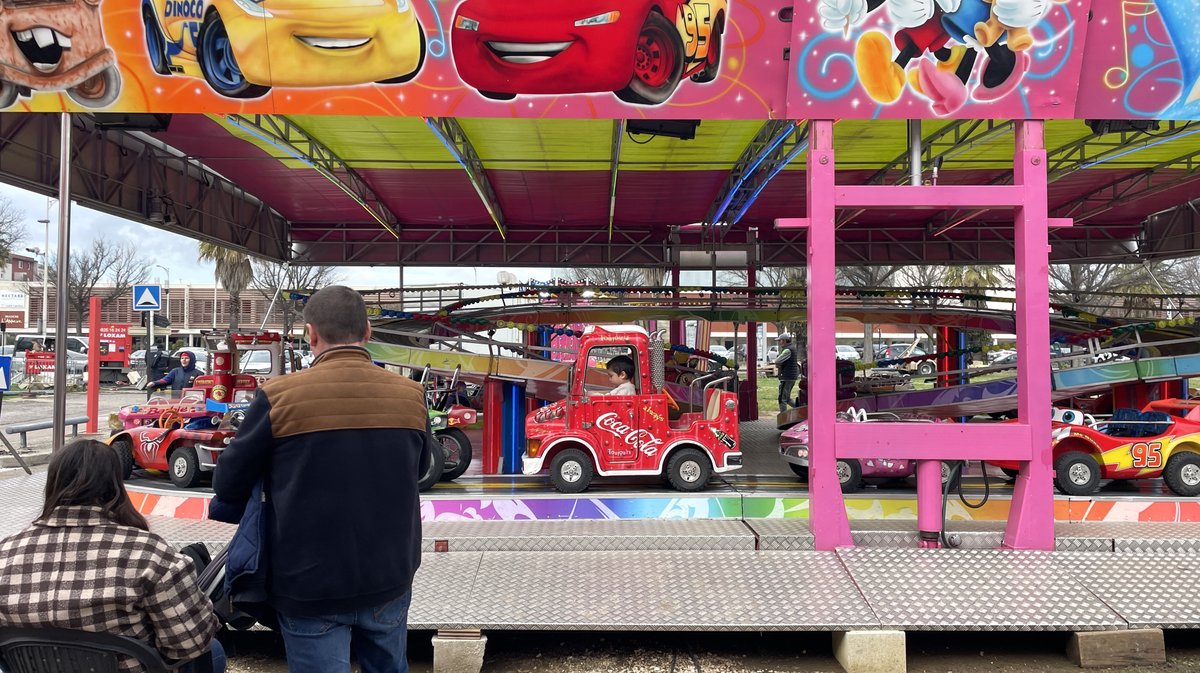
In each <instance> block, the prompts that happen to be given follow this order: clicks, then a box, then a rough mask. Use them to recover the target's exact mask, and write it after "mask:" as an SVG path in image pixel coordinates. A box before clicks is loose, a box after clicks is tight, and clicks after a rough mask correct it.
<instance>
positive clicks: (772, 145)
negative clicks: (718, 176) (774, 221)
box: [704, 119, 806, 239]
mask: <svg viewBox="0 0 1200 673" xmlns="http://www.w3.org/2000/svg"><path fill="white" fill-rule="evenodd" d="M801 126H802V122H800V121H791V120H786V119H772V120H771V121H768V122H766V123H765V124H763V125H762V127H761V128H759V129H758V133H755V134H754V138H753V139H751V140H750V143H749V144H748V145H746V148H745V149H744V150H742V154H741V156H739V157H738V159H737V161H736V162H734V164H733V168H732V169H730V171H729V176H728V177H727V178H725V183H724V184H723V185H721V189H720V190H719V191H718V192H717V196H716V198H715V199H714V200H713V203H712V205H711V206H710V207H709V209H708V215H707V217H705V219H704V223H705V225H706V228H710V229H711V228H714V227H715V228H719V229H720V232H721V238H722V239H724V237H725V236H726V234H727V233H728V232H729V229H730V227H732V226H733V225H734V224H737V222H738V220H740V219H741V218H742V216H743V215H745V214H746V210H747V209H749V207H750V205H751V204H752V203H753V202H754V199H755V198H757V196H758V195H759V194H760V193H761V192H762V190H763V189H764V188H765V187H766V186H767V184H768V183H769V182H770V181H771V179H772V178H774V177H775V176H776V175H778V173H779V171H781V170H783V168H784V167H785V166H787V165H788V164H789V163H791V161H792V159H795V158H796V157H797V156H798V155H799V154H800V152H801V151H802V150H803V148H804V143H805V137H806V133H805V132H804V131H802V130H801Z"/></svg>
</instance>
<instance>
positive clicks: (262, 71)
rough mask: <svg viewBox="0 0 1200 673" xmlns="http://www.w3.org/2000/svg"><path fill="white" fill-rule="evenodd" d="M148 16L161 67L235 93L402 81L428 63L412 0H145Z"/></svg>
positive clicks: (153, 53) (151, 47)
mask: <svg viewBox="0 0 1200 673" xmlns="http://www.w3.org/2000/svg"><path fill="white" fill-rule="evenodd" d="M141 15H142V23H143V26H144V29H145V35H146V50H147V52H148V55H149V57H150V64H151V66H152V67H153V68H154V71H155V72H157V73H158V74H160V75H170V74H182V75H188V76H191V77H203V78H204V80H205V81H206V82H207V83H208V85H209V86H210V87H212V89H213V90H214V91H216V92H217V93H219V94H221V95H222V96H228V97H230V98H256V97H259V96H263V95H266V93H267V92H268V91H270V89H271V87H273V86H288V87H327V86H353V85H357V84H369V83H372V82H375V83H380V84H398V83H402V82H407V81H409V80H411V79H412V78H414V77H416V76H417V73H418V72H420V70H421V66H422V65H423V64H424V62H425V54H426V43H425V32H424V30H423V29H422V27H421V24H420V23H419V22H418V21H417V17H416V13H415V12H414V11H413V7H412V4H411V2H410V0H357V1H356V2H354V3H352V4H350V6H346V4H343V3H338V2H335V1H334V0H142V9H141ZM268 45H269V49H268Z"/></svg>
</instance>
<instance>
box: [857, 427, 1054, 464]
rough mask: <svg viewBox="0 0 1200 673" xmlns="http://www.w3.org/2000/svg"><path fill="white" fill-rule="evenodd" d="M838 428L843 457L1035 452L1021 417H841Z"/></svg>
mask: <svg viewBox="0 0 1200 673" xmlns="http://www.w3.org/2000/svg"><path fill="white" fill-rule="evenodd" d="M1046 427H1049V423H1047V425H1046ZM836 432H837V447H838V448H837V455H838V457H839V458H859V459H866V458H908V459H910V460H911V459H915V460H1002V459H1007V460H1029V458H1030V455H1031V454H1032V450H1031V448H1030V444H1029V436H1030V435H1029V426H1027V425H1023V424H1020V423H838V424H837V427H836ZM1047 445H1049V442H1047Z"/></svg>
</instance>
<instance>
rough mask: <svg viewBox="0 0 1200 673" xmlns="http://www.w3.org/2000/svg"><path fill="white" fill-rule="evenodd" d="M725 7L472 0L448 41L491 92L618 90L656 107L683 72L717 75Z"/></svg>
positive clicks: (629, 0)
mask: <svg viewBox="0 0 1200 673" xmlns="http://www.w3.org/2000/svg"><path fill="white" fill-rule="evenodd" d="M727 14H728V4H727V2H726V0H711V1H707V2H698V1H695V0H674V1H673V2H659V3H651V2H649V1H647V0H611V1H609V2H605V1H604V0H585V1H583V2H571V3H561V2H555V1H553V0H529V1H527V2H522V3H508V2H501V0H465V2H463V3H462V4H460V5H459V6H458V9H457V11H456V12H455V17H454V23H453V28H452V30H451V48H452V51H453V53H454V62H455V65H456V66H457V68H458V73H459V76H461V77H462V79H463V81H464V82H466V83H467V84H468V85H469V86H472V87H474V88H475V89H476V90H477V91H478V92H479V93H480V95H482V96H484V97H485V98H490V99H493V100H511V99H513V98H515V97H516V96H518V95H522V94H542V95H558V94H576V93H597V92H604V91H612V92H613V93H614V94H615V95H616V96H617V97H618V98H620V99H621V100H623V101H625V102H627V103H634V104H638V105H659V104H661V103H664V102H666V101H667V100H669V99H670V98H671V96H672V95H673V94H674V93H675V90H676V89H677V88H678V87H679V85H680V83H681V82H682V81H683V79H684V78H686V77H690V78H691V80H692V81H693V82H698V83H705V82H711V81H713V80H715V79H716V78H717V75H718V73H719V70H720V66H721V47H722V42H723V40H724V30H725V25H726V20H727Z"/></svg>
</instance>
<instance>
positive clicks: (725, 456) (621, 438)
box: [524, 325, 742, 493]
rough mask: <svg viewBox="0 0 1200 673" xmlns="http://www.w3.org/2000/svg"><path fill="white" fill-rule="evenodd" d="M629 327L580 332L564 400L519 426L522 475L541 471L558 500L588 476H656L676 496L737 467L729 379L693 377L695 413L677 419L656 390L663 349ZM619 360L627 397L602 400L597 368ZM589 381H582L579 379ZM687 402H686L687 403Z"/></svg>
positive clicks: (677, 411) (668, 399)
mask: <svg viewBox="0 0 1200 673" xmlns="http://www.w3.org/2000/svg"><path fill="white" fill-rule="evenodd" d="M657 336H658V335H657V334H656V338H654V339H651V337H650V336H649V335H648V334H647V333H646V331H645V330H644V329H642V328H641V327H637V326H630V325H622V326H605V327H597V326H592V327H588V328H587V329H586V330H585V331H584V335H583V338H582V340H581V341H580V344H579V355H578V357H577V359H576V361H575V364H574V366H573V367H572V369H571V374H570V377H569V380H568V384H567V398H566V399H565V400H559V401H557V402H555V403H553V404H551V405H549V406H546V407H542V408H540V409H537V410H536V411H534V412H532V413H530V414H529V415H528V416H527V417H526V419H525V436H526V442H527V443H526V451H525V456H524V472H525V474H538V473H540V472H542V470H544V469H546V468H547V467H548V468H549V472H550V482H551V483H552V484H553V485H554V487H555V488H556V489H558V490H559V491H561V492H563V493H579V492H582V491H584V490H586V489H587V488H588V486H589V485H590V484H591V482H592V479H593V478H594V477H597V476H601V477H606V476H611V475H661V476H662V477H663V479H664V480H665V481H666V482H667V483H669V484H670V485H671V486H672V487H674V488H675V489H677V490H680V491H699V490H702V489H704V488H705V486H706V485H707V483H708V480H709V478H710V477H711V476H712V474H713V473H714V472H715V473H718V474H720V473H725V472H731V471H733V470H737V469H739V468H741V466H742V452H741V448H740V444H739V441H738V414H737V395H736V394H735V393H733V392H728V391H727V390H725V389H724V386H728V387H729V388H731V389H734V390H736V383H737V379H736V375H735V372H734V371H732V370H728V369H719V370H717V371H716V372H712V373H708V374H707V375H704V376H699V377H696V378H695V379H694V380H693V381H692V383H691V384H690V387H689V388H688V391H689V392H690V393H694V396H693V397H692V399H695V400H696V401H697V402H699V401H702V406H701V407H700V410H699V411H687V412H684V411H681V406H680V404H679V402H677V401H676V400H675V399H674V398H673V397H672V396H671V395H670V394H668V392H667V391H666V390H665V389H664V386H663V383H664V360H665V358H664V344H663V343H662V341H661V340H659V339H658V338H657ZM619 355H625V356H628V357H630V358H631V359H632V360H633V361H634V363H635V372H634V376H633V377H632V382H633V384H634V386H635V387H636V389H637V393H636V394H634V395H609V394H606V393H608V392H610V389H611V386H610V385H608V384H606V383H603V381H605V378H604V377H602V376H598V374H599V373H600V372H598V371H597V370H596V367H597V366H603V365H604V363H607V362H608V361H609V360H611V359H612V358H613V357H616V356H619ZM589 371H590V373H591V375H590V376H589ZM690 401H691V400H687V402H688V403H690Z"/></svg>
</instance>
